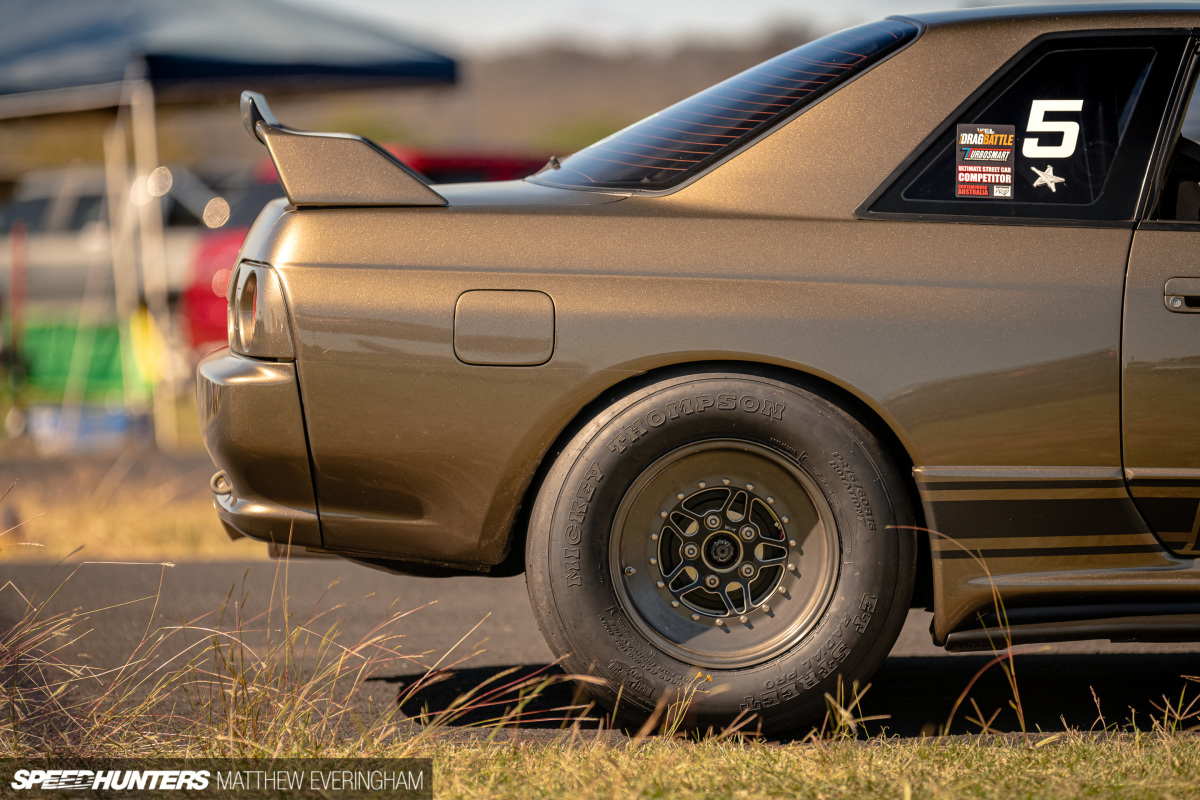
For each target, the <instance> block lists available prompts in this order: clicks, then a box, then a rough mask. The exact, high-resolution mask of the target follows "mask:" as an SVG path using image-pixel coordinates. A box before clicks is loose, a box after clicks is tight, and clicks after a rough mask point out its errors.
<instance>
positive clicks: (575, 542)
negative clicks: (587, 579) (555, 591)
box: [563, 461, 604, 586]
mask: <svg viewBox="0 0 1200 800" xmlns="http://www.w3.org/2000/svg"><path fill="white" fill-rule="evenodd" d="M603 477H604V473H603V472H601V471H600V465H599V464H597V463H596V462H595V461H593V462H592V465H591V466H590V467H588V471H587V472H586V473H585V474H584V476H583V480H581V481H580V482H579V485H578V486H576V487H575V494H574V496H572V497H569V498H567V499H568V500H569V501H570V503H571V507H570V510H569V511H567V532H566V533H567V545H568V546H567V547H564V548H563V567H564V568H566V570H567V586H579V585H581V584H582V581H581V580H580V577H579V543H580V541H582V540H583V523H584V522H586V521H587V514H588V511H589V510H591V502H592V497H593V496H594V495H595V494H596V485H597V484H598V483H600V480H601V479H602V478H603Z"/></svg>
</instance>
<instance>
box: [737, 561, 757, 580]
mask: <svg viewBox="0 0 1200 800" xmlns="http://www.w3.org/2000/svg"><path fill="white" fill-rule="evenodd" d="M738 572H740V573H741V574H742V577H743V578H751V577H753V576H754V565H753V564H750V563H748V562H747V563H745V564H742V566H740V567H738Z"/></svg>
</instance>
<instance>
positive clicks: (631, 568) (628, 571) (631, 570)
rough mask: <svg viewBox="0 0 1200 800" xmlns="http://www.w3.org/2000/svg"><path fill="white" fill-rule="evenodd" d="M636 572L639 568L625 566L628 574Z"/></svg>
mask: <svg viewBox="0 0 1200 800" xmlns="http://www.w3.org/2000/svg"><path fill="white" fill-rule="evenodd" d="M635 572H637V570H636V569H634V568H633V567H626V568H625V574H626V575H632V574H634V573H635Z"/></svg>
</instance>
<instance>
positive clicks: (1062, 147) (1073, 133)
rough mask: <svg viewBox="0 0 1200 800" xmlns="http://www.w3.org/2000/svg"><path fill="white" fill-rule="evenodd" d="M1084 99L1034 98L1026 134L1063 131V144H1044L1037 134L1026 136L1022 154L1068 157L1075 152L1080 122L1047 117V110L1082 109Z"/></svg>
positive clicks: (1028, 155)
mask: <svg viewBox="0 0 1200 800" xmlns="http://www.w3.org/2000/svg"><path fill="white" fill-rule="evenodd" d="M1082 110H1083V101H1082V100H1034V101H1033V104H1032V105H1031V106H1030V107H1029V122H1027V123H1026V124H1025V132H1026V134H1030V133H1061V134H1062V144H1056V145H1044V144H1042V143H1041V140H1039V139H1038V138H1037V137H1036V136H1028V135H1027V136H1026V137H1025V142H1024V143H1023V144H1022V145H1021V155H1023V156H1025V157H1026V158H1066V157H1067V156H1070V155H1073V154H1074V153H1075V146H1076V145H1078V144H1079V123H1078V122H1062V121H1058V120H1048V119H1046V112H1047V111H1082Z"/></svg>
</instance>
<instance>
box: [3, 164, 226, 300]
mask: <svg viewBox="0 0 1200 800" xmlns="http://www.w3.org/2000/svg"><path fill="white" fill-rule="evenodd" d="M167 175H168V176H169V177H168V178H167V180H166V181H165V183H166V185H167V186H169V188H167V190H166V192H165V194H164V195H163V196H162V203H161V206H162V209H163V211H162V217H163V219H162V225H163V227H162V230H163V252H164V258H165V261H164V266H165V270H166V283H167V291H168V292H169V293H170V294H172V295H176V294H178V293H179V292H180V291H181V290H182V289H183V287H184V285H185V283H186V278H187V272H188V266H189V263H190V261H191V258H192V254H193V251H194V248H195V246H196V238H197V237H198V235H199V233H200V230H201V229H202V228H203V227H204V224H203V223H202V222H201V220H202V219H203V218H204V209H205V206H206V205H207V204H208V203H209V202H210V201H212V200H213V199H214V198H215V197H217V193H216V192H215V191H214V190H212V189H211V188H210V187H209V186H208V185H207V184H206V183H205V182H204V181H202V180H201V179H200V178H198V177H196V175H195V174H193V173H192V172H191V171H190V170H188V169H187V168H186V167H177V166H175V167H170V168H168V171H167ZM137 199H138V198H135V202H136V201H137ZM146 199H147V200H148V199H149V196H148V195H147V197H146ZM106 207H107V197H106V183H105V175H104V170H103V168H102V167H99V166H71V167H65V168H62V169H54V170H42V171H38V172H32V173H29V174H27V175H25V176H23V177H22V179H21V180H20V182H19V183H18V184H17V187H16V189H15V191H14V193H13V197H12V199H11V200H10V201H9V202H8V203H7V204H6V205H4V206H2V207H0V292H2V293H3V294H4V296H5V298H8V297H10V296H11V289H12V287H11V273H12V263H13V243H12V241H11V240H10V234H11V231H12V229H13V226H14V225H15V224H17V223H20V224H22V225H23V226H24V228H25V230H26V233H27V244H26V249H25V260H26V276H25V288H24V295H25V299H26V300H27V302H29V303H31V304H37V305H41V304H43V303H52V304H55V305H58V304H69V305H74V304H77V303H79V302H80V301H82V300H83V298H84V296H85V292H87V291H88V273H89V270H93V269H95V267H93V263H94V262H95V261H96V260H97V259H99V260H100V261H101V262H102V263H100V264H99V265H97V266H98V267H99V268H100V269H99V271H98V273H97V274H98V275H99V276H101V277H102V280H98V281H97V280H96V279H93V285H92V287H91V291H92V292H93V293H99V294H102V295H104V294H107V295H111V293H112V285H113V279H112V267H111V243H110V238H109V231H108V225H107V214H106Z"/></svg>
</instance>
